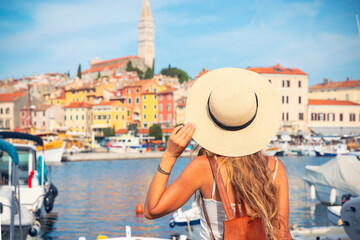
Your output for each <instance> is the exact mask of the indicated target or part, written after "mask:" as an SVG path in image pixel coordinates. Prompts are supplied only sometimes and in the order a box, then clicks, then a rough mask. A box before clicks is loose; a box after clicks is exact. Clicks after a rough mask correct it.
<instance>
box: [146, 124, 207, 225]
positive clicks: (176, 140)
mask: <svg viewBox="0 0 360 240" xmlns="http://www.w3.org/2000/svg"><path fill="white" fill-rule="evenodd" d="M194 132H195V126H194V125H192V124H187V125H185V126H179V127H177V128H175V129H174V131H173V132H172V133H171V135H170V138H169V141H168V144H167V147H166V150H165V153H164V155H163V157H162V159H161V162H160V167H161V168H162V169H163V170H165V171H166V172H169V173H170V172H171V170H172V168H173V166H174V164H175V161H176V159H177V158H178V157H179V156H180V155H181V153H182V152H183V151H184V149H185V148H186V146H187V143H188V142H189V140H190V139H191V137H192V135H193V134H194ZM196 164H197V163H196V161H192V162H190V164H189V165H188V166H187V167H186V168H185V169H184V171H183V172H182V173H181V175H180V176H179V178H178V179H176V180H175V181H174V182H173V183H172V184H171V185H170V186H169V187H168V188H166V185H167V182H168V179H169V175H166V174H163V173H160V172H158V171H157V172H156V174H155V176H154V178H153V180H152V182H151V185H150V188H149V191H148V194H147V197H146V201H145V209H144V210H145V211H144V214H145V217H146V218H149V219H155V218H159V217H162V216H164V215H166V214H168V213H171V212H172V211H174V210H176V209H178V208H179V207H181V206H182V205H183V204H185V203H186V201H187V200H188V199H189V198H190V197H191V195H192V194H193V193H194V192H195V191H196V190H197V189H199V187H200V185H201V180H200V179H199V178H195V177H194V176H196V171H198V170H197V167H196Z"/></svg>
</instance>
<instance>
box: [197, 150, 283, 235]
mask: <svg viewBox="0 0 360 240" xmlns="http://www.w3.org/2000/svg"><path fill="white" fill-rule="evenodd" d="M202 154H206V155H207V156H208V157H213V156H215V155H216V154H214V153H212V152H210V151H208V150H206V149H204V148H201V149H200V150H199V155H202ZM218 159H220V160H219V169H220V168H221V166H225V168H226V170H227V173H228V178H227V182H225V184H226V185H227V186H228V185H229V184H231V186H232V189H233V193H234V197H235V199H236V200H237V201H238V202H240V200H241V199H242V200H243V201H244V202H245V203H246V205H247V207H248V209H249V208H250V209H251V210H253V211H247V212H248V215H249V216H250V217H256V216H258V217H260V218H262V220H263V222H264V225H265V228H266V230H267V233H268V237H269V239H279V231H278V230H279V228H280V223H281V222H282V221H281V219H280V218H279V204H278V194H277V188H276V186H275V184H274V182H273V178H272V175H273V173H272V172H271V170H270V169H269V168H268V164H267V163H268V161H267V158H265V157H264V156H263V155H262V154H261V152H260V151H259V152H257V153H254V154H251V155H247V156H242V157H226V156H221V157H220V158H218Z"/></svg>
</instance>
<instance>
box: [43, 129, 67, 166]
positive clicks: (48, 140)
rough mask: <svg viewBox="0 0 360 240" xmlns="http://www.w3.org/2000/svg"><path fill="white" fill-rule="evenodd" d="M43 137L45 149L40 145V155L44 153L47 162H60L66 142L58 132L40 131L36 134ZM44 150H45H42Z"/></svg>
mask: <svg viewBox="0 0 360 240" xmlns="http://www.w3.org/2000/svg"><path fill="white" fill-rule="evenodd" d="M36 136H39V137H41V138H42V140H43V143H44V146H43V147H44V149H42V146H38V147H37V150H38V152H39V154H40V155H44V159H45V162H46V163H60V162H61V159H62V156H63V154H64V150H65V146H66V142H65V141H63V140H61V139H59V138H58V137H57V134H54V133H39V134H36ZM42 150H43V151H42Z"/></svg>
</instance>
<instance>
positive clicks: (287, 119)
mask: <svg viewBox="0 0 360 240" xmlns="http://www.w3.org/2000/svg"><path fill="white" fill-rule="evenodd" d="M286 121H289V113H286Z"/></svg>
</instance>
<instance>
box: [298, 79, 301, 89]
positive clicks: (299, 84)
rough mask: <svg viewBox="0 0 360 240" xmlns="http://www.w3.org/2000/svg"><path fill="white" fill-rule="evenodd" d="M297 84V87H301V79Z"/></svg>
mask: <svg viewBox="0 0 360 240" xmlns="http://www.w3.org/2000/svg"><path fill="white" fill-rule="evenodd" d="M298 86H299V88H301V81H300V80H299V82H298Z"/></svg>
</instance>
